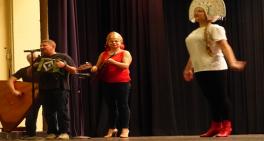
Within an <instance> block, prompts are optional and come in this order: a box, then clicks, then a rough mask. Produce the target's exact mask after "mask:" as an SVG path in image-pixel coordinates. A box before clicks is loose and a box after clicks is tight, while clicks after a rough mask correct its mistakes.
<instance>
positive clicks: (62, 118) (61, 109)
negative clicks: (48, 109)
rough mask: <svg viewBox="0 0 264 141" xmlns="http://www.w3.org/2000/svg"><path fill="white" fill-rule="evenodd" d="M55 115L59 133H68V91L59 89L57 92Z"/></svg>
mask: <svg viewBox="0 0 264 141" xmlns="http://www.w3.org/2000/svg"><path fill="white" fill-rule="evenodd" d="M56 95H57V98H56V99H57V106H56V107H57V117H58V126H59V133H69V131H70V116H69V109H68V98H69V91H60V92H58V93H57V94H56Z"/></svg>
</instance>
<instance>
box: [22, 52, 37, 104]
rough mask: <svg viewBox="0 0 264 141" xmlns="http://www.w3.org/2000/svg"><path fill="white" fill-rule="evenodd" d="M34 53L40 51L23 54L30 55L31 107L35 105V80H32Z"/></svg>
mask: <svg viewBox="0 0 264 141" xmlns="http://www.w3.org/2000/svg"><path fill="white" fill-rule="evenodd" d="M36 51H40V49H33V50H24V52H29V53H30V55H31V60H30V61H31V63H30V67H31V80H32V81H31V85H32V105H33V104H35V78H34V69H33V61H34V57H33V54H34V52H36ZM32 105H31V106H32Z"/></svg>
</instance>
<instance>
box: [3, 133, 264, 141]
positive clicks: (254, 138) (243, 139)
mask: <svg viewBox="0 0 264 141" xmlns="http://www.w3.org/2000/svg"><path fill="white" fill-rule="evenodd" d="M0 140H1V141H3V140H6V141H7V140H8V141H12V140H14V141H23V140H22V139H19V138H18V137H17V138H16V137H15V138H14V137H12V138H9V139H8V138H7V139H5V138H0ZM43 140H45V138H41V137H40V138H38V139H35V140H34V141H43ZM49 141H52V140H49ZM69 141H264V134H249V135H231V136H229V137H225V138H218V137H211V138H201V137H199V136H149V137H129V138H119V137H113V138H90V139H78V138H71V139H70V140H69Z"/></svg>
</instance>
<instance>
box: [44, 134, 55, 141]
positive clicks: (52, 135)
mask: <svg viewBox="0 0 264 141" xmlns="http://www.w3.org/2000/svg"><path fill="white" fill-rule="evenodd" d="M55 138H56V135H55V134H48V135H47V136H46V139H47V140H52V139H55Z"/></svg>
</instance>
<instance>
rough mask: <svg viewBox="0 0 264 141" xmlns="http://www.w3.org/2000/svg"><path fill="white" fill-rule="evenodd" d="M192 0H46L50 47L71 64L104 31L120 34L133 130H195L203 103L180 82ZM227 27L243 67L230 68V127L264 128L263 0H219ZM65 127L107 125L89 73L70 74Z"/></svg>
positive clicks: (90, 130)
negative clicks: (127, 72) (223, 0)
mask: <svg viewBox="0 0 264 141" xmlns="http://www.w3.org/2000/svg"><path fill="white" fill-rule="evenodd" d="M190 2H191V0H185V1H175V0H50V1H49V33H50V38H52V39H54V40H55V41H56V42H57V44H58V45H57V51H59V52H65V53H68V54H69V55H70V56H71V57H72V58H73V59H74V61H75V63H76V65H79V64H82V63H84V62H86V61H89V62H91V63H93V64H95V63H96V60H97V57H98V55H99V53H100V52H102V51H103V50H104V44H105V37H106V35H107V33H109V32H110V31H117V32H119V33H120V34H122V35H123V37H124V41H125V45H126V49H127V50H128V51H130V53H131V54H132V57H133V62H132V64H131V68H130V70H131V77H132V90H131V94H130V101H129V104H130V108H131V120H130V130H131V132H130V133H131V134H130V135H132V136H143V135H144V136H147V135H196V134H200V133H201V132H202V131H204V130H206V129H207V127H208V126H209V123H210V121H209V120H210V117H209V109H208V106H207V103H206V101H205V98H204V97H203V96H202V95H201V92H200V89H199V88H198V87H197V84H196V82H195V80H194V81H193V82H188V83H187V82H184V81H183V79H182V70H183V68H184V66H185V63H186V61H187V58H188V53H187V50H186V47H185V43H184V40H185V37H186V36H187V35H188V34H189V33H190V32H191V31H192V30H193V29H194V28H196V27H197V25H195V24H192V23H190V22H189V21H188V8H189V4H190ZM226 7H227V18H225V19H224V21H222V22H219V23H218V24H220V25H222V26H224V27H225V28H226V31H227V36H228V41H229V43H230V44H231V46H232V48H233V50H234V52H235V54H236V56H237V58H239V59H242V60H246V61H247V62H248V66H247V68H246V70H245V71H244V72H231V71H230V72H229V75H228V76H229V77H228V79H229V81H228V83H229V86H228V91H229V94H230V98H231V100H232V105H233V107H232V110H233V114H232V120H233V123H234V134H247V133H263V132H264V120H263V119H264V108H263V107H264V104H263V101H264V94H263V93H264V82H263V81H264V80H263V73H262V72H263V71H264V68H263V67H264V57H263V52H264V48H263V44H264V40H263V39H262V38H263V34H264V29H263V25H264V1H262V0H254V2H253V1H248V0H240V1H226ZM71 86H72V94H71V97H70V114H71V129H72V130H71V131H72V135H73V136H75V135H88V136H102V135H103V134H104V133H106V130H107V129H106V128H107V127H106V123H107V107H106V105H105V102H104V101H103V99H102V95H101V94H100V89H99V88H98V85H97V80H96V79H95V77H94V76H91V77H89V78H85V79H80V78H78V77H76V76H72V80H71Z"/></svg>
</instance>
